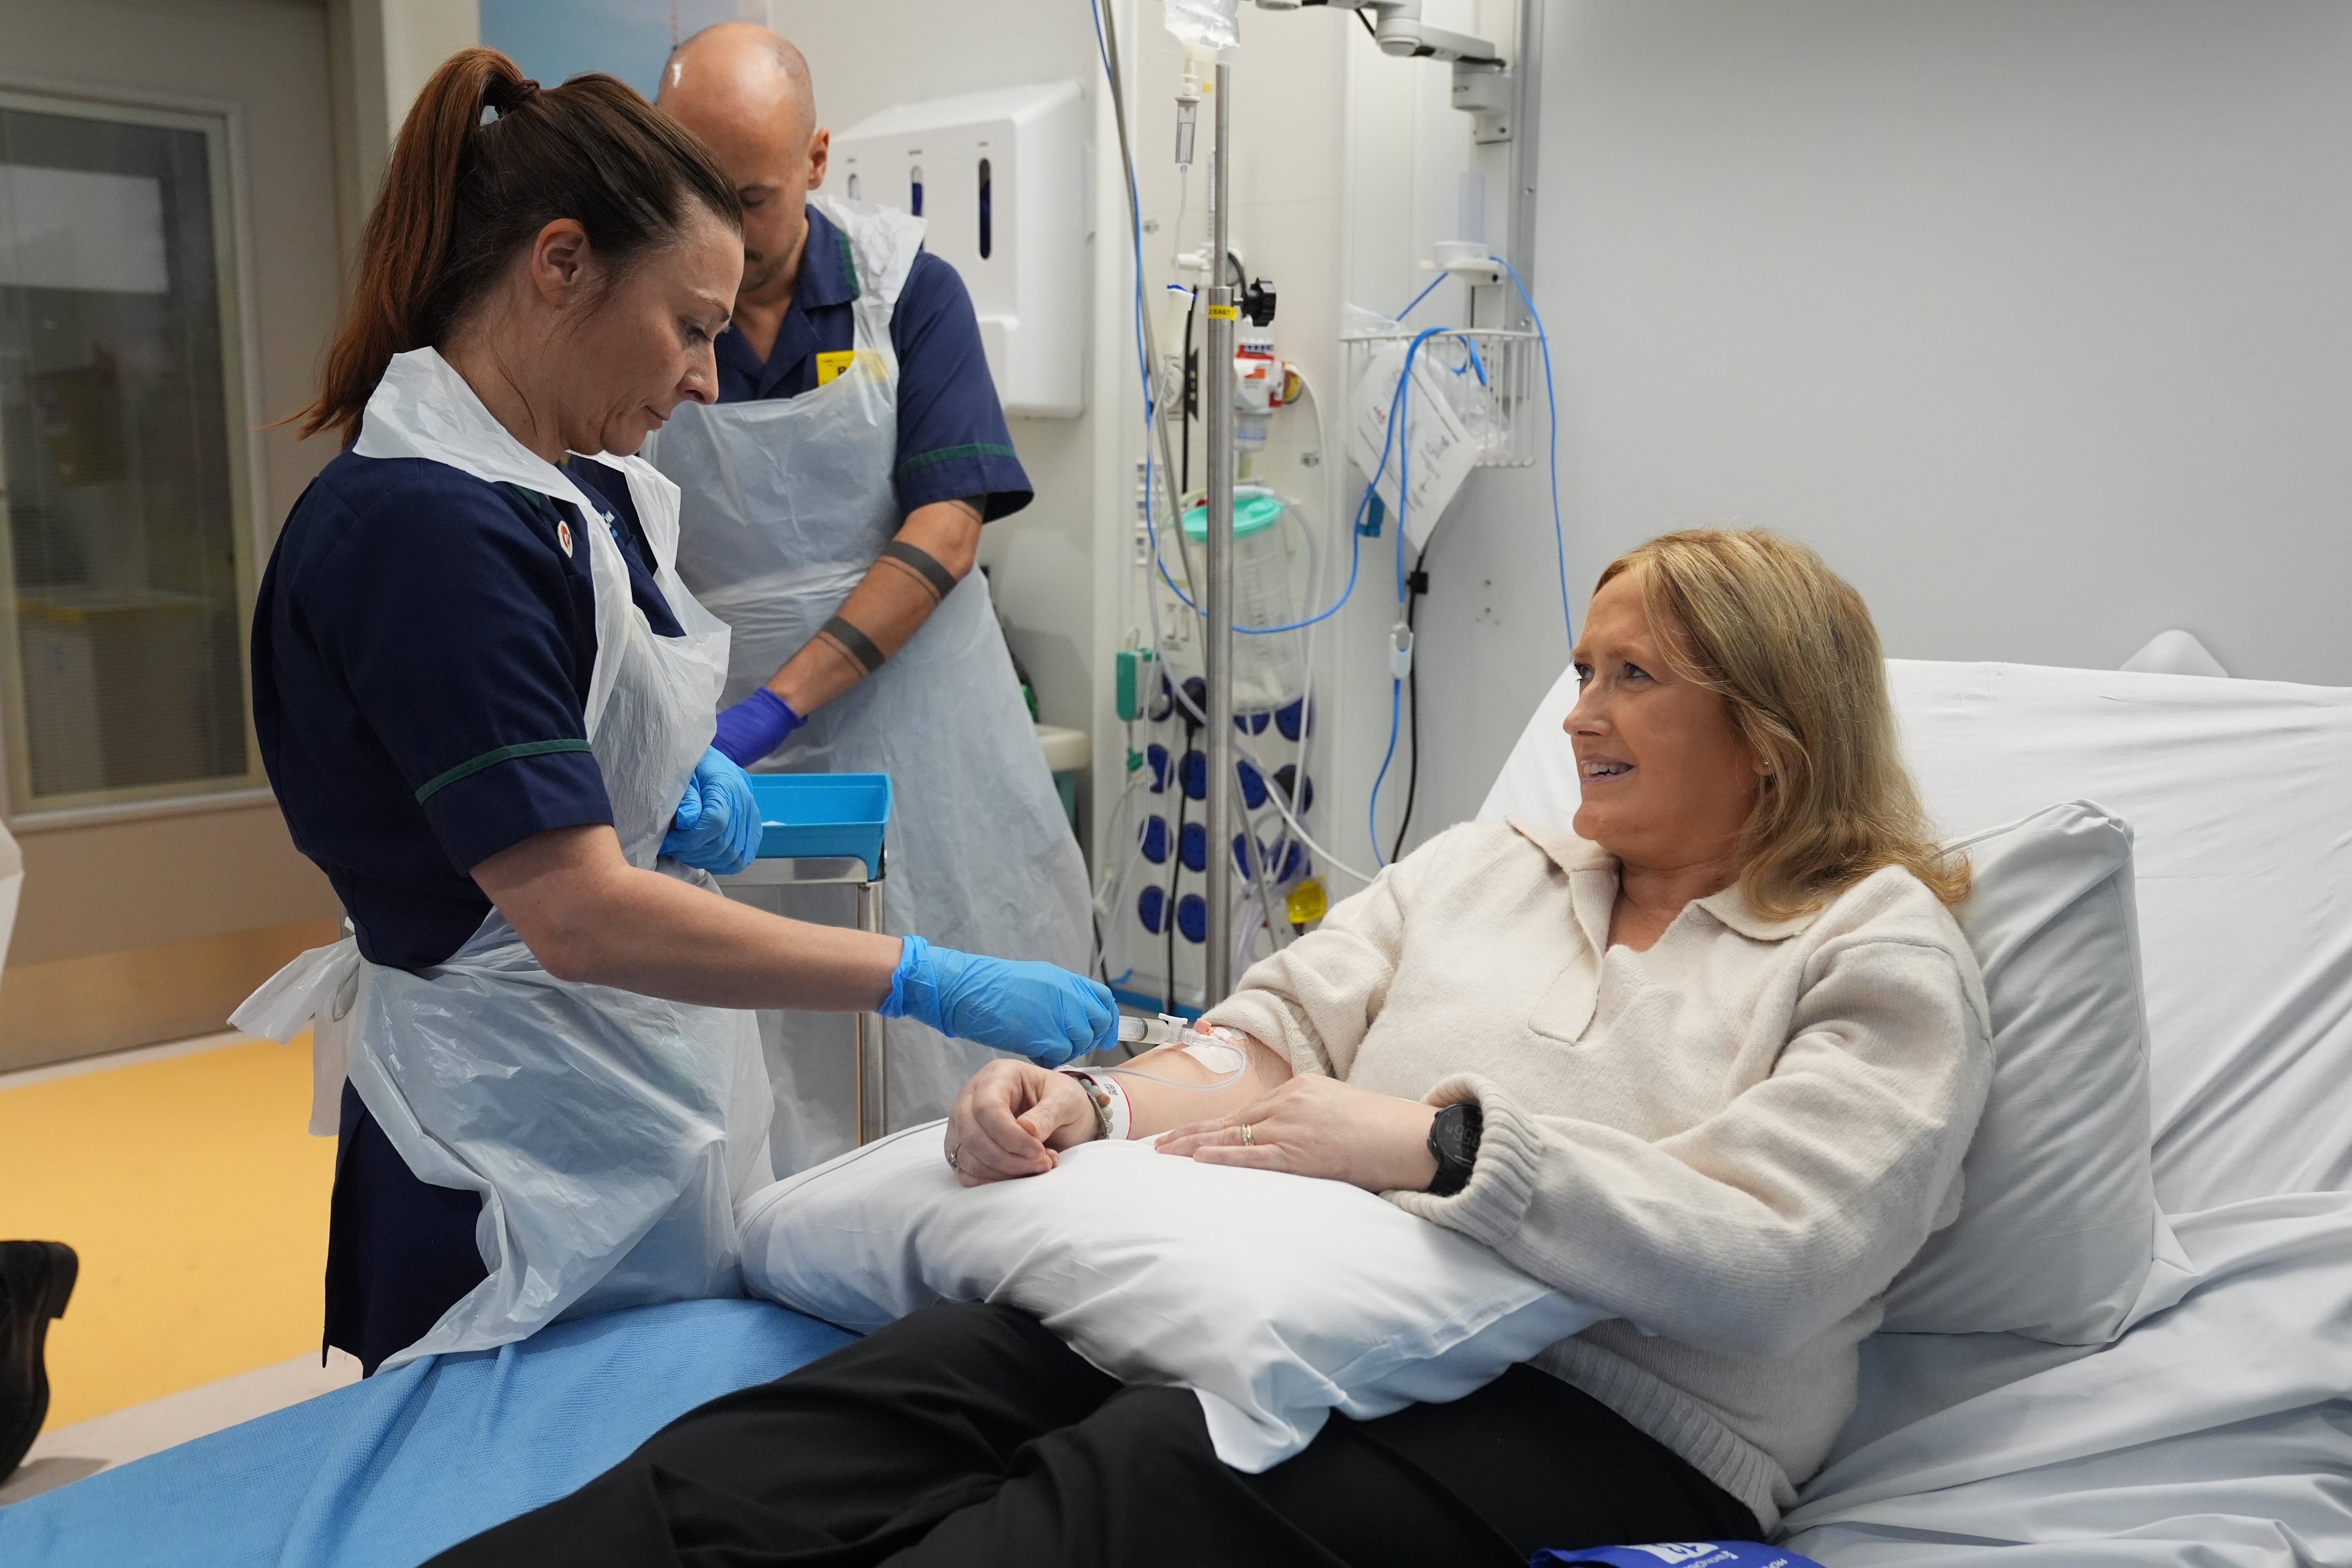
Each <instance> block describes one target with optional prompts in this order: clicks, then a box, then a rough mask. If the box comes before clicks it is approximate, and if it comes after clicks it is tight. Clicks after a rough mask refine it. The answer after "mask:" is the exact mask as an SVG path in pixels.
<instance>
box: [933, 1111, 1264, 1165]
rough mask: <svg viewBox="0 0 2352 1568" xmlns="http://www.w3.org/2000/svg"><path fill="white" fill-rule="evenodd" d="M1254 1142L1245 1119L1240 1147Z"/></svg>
mask: <svg viewBox="0 0 2352 1568" xmlns="http://www.w3.org/2000/svg"><path fill="white" fill-rule="evenodd" d="M1256 1144H1257V1138H1256V1136H1255V1134H1254V1133H1252V1132H1251V1131H1250V1124H1249V1123H1248V1122H1246V1121H1244V1122H1243V1123H1242V1147H1243V1148H1244V1149H1250V1148H1255V1146H1256ZM948 1163H950V1164H953V1163H955V1162H954V1161H952V1160H950V1161H949V1162H948Z"/></svg>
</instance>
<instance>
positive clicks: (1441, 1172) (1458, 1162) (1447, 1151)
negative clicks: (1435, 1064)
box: [1429, 1100, 1486, 1198]
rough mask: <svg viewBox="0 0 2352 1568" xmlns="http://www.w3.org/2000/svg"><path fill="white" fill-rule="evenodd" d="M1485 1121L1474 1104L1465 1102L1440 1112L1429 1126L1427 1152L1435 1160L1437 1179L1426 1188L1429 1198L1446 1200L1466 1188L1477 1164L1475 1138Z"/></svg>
mask: <svg viewBox="0 0 2352 1568" xmlns="http://www.w3.org/2000/svg"><path fill="white" fill-rule="evenodd" d="M1485 1127H1486V1112H1484V1111H1483V1110H1479V1109H1478V1102H1477V1101H1476V1100H1461V1101H1458V1102H1456V1103H1455V1104H1453V1105H1449V1106H1447V1107H1445V1109H1444V1110H1440V1111H1439V1112H1438V1113H1437V1120H1435V1121H1432V1122H1431V1123H1430V1124H1429V1152H1430V1153H1431V1154H1432V1155H1433V1156H1434V1157H1435V1158H1436V1160H1437V1177H1436V1179H1435V1180H1434V1181H1433V1182H1431V1183H1430V1184H1429V1191H1430V1192H1431V1193H1432V1194H1434V1195H1435V1196H1438V1197H1441V1198H1450V1197H1452V1196H1453V1195H1454V1194H1456V1193H1458V1192H1460V1191H1461V1190H1462V1189H1463V1188H1465V1187H1466V1186H1468V1185H1469V1184H1470V1172H1471V1170H1472V1169H1473V1168H1474V1167H1475V1166H1476V1164H1477V1163H1478V1134H1479V1133H1480V1132H1481V1131H1483V1130H1484V1129H1485Z"/></svg>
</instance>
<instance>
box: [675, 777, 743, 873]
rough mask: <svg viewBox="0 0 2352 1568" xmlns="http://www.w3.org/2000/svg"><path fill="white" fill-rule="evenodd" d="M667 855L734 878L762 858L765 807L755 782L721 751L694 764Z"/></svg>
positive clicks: (678, 808) (678, 809)
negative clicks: (755, 791)
mask: <svg viewBox="0 0 2352 1568" xmlns="http://www.w3.org/2000/svg"><path fill="white" fill-rule="evenodd" d="M661 852H662V853H663V854H665V855H674V856H676V857H677V858H679V859H680V860H683V861H685V862H686V863H687V864H688V865H689V866H699V867H701V868H702V869H704V870H706V871H709V872H712V873H715V874H716V875H718V876H721V877H731V876H733V875H734V874H735V873H736V872H738V871H740V870H741V869H743V868H744V867H746V866H749V865H750V864H751V861H752V858H754V857H756V856H757V855H758V854H759V853H760V803H759V801H758V800H757V799H755V798H754V797H753V796H752V794H751V779H750V778H749V777H747V776H746V775H745V774H744V772H743V770H742V769H741V768H740V767H737V766H736V765H735V763H733V761H732V760H730V758H729V757H727V756H726V755H725V754H724V753H723V752H720V751H719V748H718V747H716V746H713V747H711V748H710V749H709V750H708V751H706V752H703V753H702V760H701V761H700V762H698V763H695V764H694V776H693V777H692V778H690V779H688V780H687V782H686V795H685V798H683V799H681V800H680V801H679V802H678V803H677V817H676V819H675V820H673V821H672V823H671V824H670V830H669V833H668V835H667V837H664V838H663V839H662V847H661Z"/></svg>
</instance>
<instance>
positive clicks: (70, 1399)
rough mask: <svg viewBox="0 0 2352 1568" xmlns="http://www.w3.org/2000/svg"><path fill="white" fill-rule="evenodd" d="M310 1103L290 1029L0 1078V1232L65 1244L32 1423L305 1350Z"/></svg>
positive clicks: (309, 1321)
mask: <svg viewBox="0 0 2352 1568" xmlns="http://www.w3.org/2000/svg"><path fill="white" fill-rule="evenodd" d="M309 1117H310V1042H309V1040H308V1038H307V1037H305V1038H303V1039H299V1040H298V1041H296V1043H295V1044H293V1045H292V1046H280V1045H274V1044H268V1043H260V1044H254V1045H235V1046H224V1047H220V1048H218V1049H216V1050H208V1051H204V1052H200V1053H198V1054H196V1055H193V1056H184V1057H174V1058H168V1059H166V1060H163V1061H149V1062H142V1063H140V1064H138V1065H135V1066H131V1067H122V1068H108V1069H106V1070H103V1071H100V1072H92V1073H86V1074H83V1075H82V1076H80V1077H78V1078H68V1079H57V1080H53V1081H51V1082H47V1083H35V1084H29V1085H26V1086H24V1087H21V1088H15V1089H0V1238H5V1239H16V1238H19V1237H24V1238H34V1239H39V1240H45V1241H63V1242H68V1243H70V1244H71V1245H72V1247H73V1248H74V1249H75V1250H76V1251H77V1252H79V1254H80V1255H81V1280H80V1283H79V1285H78V1286H77V1287H76V1288H75V1290H74V1295H73V1301H72V1304H71V1306H70V1307H69V1308H68V1310H67V1312H66V1316H65V1318H64V1319H63V1320H62V1321H59V1322H57V1323H55V1324H52V1325H51V1326H50V1330H49V1357H48V1361H49V1380H50V1384H51V1390H52V1392H51V1402H50V1406H49V1420H48V1424H49V1426H52V1427H56V1426H71V1425H73V1424H74V1423H76V1422H79V1421H84V1420H88V1419H89V1417H91V1416H93V1415H104V1414H106V1413H107V1412H109V1411H111V1410H120V1409H121V1408H123V1407H124V1406H126V1405H138V1404H142V1403H144V1402H145V1401H147V1400H150V1399H156V1398H160V1397H162V1396H163V1395H164V1394H176V1393H178V1392H180V1391H181V1390H182V1389H187V1388H194V1387H196V1386H198V1385H199V1384H207V1383H211V1382H214V1381H215V1380H216V1379H219V1378H224V1377H230V1376H234V1375H235V1374H236V1373H241V1372H250V1371H252V1370H254V1369H255V1368H257V1367H263V1366H268V1365H270V1364H272V1363H277V1362H282V1361H286V1360H288V1359H289V1358H290V1357H293V1356H297V1355H300V1354H302V1353H304V1352H310V1353H312V1354H316V1353H317V1352H318V1349H319V1329H320V1312H321V1307H320V1276H321V1274H322V1272H323V1270H324V1269H325V1268H326V1261H327V1195H328V1192H329V1190H330V1188H331V1186H332V1184H333V1181H334V1170H335V1142H334V1140H333V1139H331V1138H313V1137H310V1135H309V1134H308V1133H306V1132H305V1131H303V1126H304V1124H305V1122H306V1121H308V1120H309Z"/></svg>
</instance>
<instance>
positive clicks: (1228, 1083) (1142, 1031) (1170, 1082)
mask: <svg viewBox="0 0 2352 1568" xmlns="http://www.w3.org/2000/svg"><path fill="white" fill-rule="evenodd" d="M1118 1037H1119V1041H1120V1043H1121V1044H1123V1045H1143V1046H1174V1047H1178V1048H1179V1049H1181V1050H1182V1051H1183V1052H1184V1054H1185V1055H1186V1056H1189V1057H1191V1058H1192V1059H1193V1060H1194V1061H1197V1062H1199V1063H1200V1064H1201V1065H1202V1067H1207V1068H1209V1070H1210V1071H1212V1072H1214V1071H1216V1070H1217V1069H1216V1068H1213V1067H1210V1066H1209V1058H1208V1056H1207V1055H1206V1053H1207V1052H1211V1051H1217V1052H1222V1053H1223V1054H1224V1055H1225V1058H1226V1059H1227V1060H1228V1061H1230V1062H1232V1064H1233V1070H1232V1071H1230V1072H1228V1073H1226V1074H1225V1076H1224V1077H1223V1078H1221V1079H1217V1081H1216V1082H1214V1083H1186V1082H1184V1081H1183V1080H1182V1079H1173V1078H1162V1077H1160V1075H1159V1074H1158V1073H1150V1072H1145V1071H1143V1070H1142V1069H1141V1068H1124V1067H1122V1068H1102V1069H1100V1070H1102V1071H1104V1072H1112V1073H1117V1074H1118V1076H1119V1077H1121V1078H1136V1079H1142V1080H1143V1081H1144V1082H1146V1083H1158V1084H1165V1085H1166V1086H1167V1087H1169V1088H1170V1089H1184V1090H1186V1091H1188V1092H1190V1093H1193V1094H1206V1093H1208V1092H1209V1091H1211V1090H1212V1089H1229V1088H1231V1087H1232V1086H1233V1085H1234V1084H1236V1083H1239V1082H1240V1081H1241V1079H1242V1075H1243V1074H1244V1073H1245V1072H1247V1071H1249V1052H1248V1051H1247V1050H1245V1049H1244V1048H1243V1047H1241V1046H1240V1045H1238V1044H1236V1043H1235V1042H1234V1041H1232V1040H1229V1039H1227V1038H1225V1037H1223V1036H1222V1035H1213V1034H1207V1033H1204V1032H1202V1030H1199V1029H1195V1028H1193V1027H1192V1026H1191V1025H1190V1024H1187V1023H1186V1022H1184V1020H1183V1019H1181V1018H1179V1017H1176V1016H1173V1015H1171V1014H1168V1013H1162V1014H1161V1015H1160V1016H1158V1017H1157V1018H1129V1017H1125V1016H1122V1017H1121V1018H1120V1019H1119V1021H1118Z"/></svg>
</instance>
